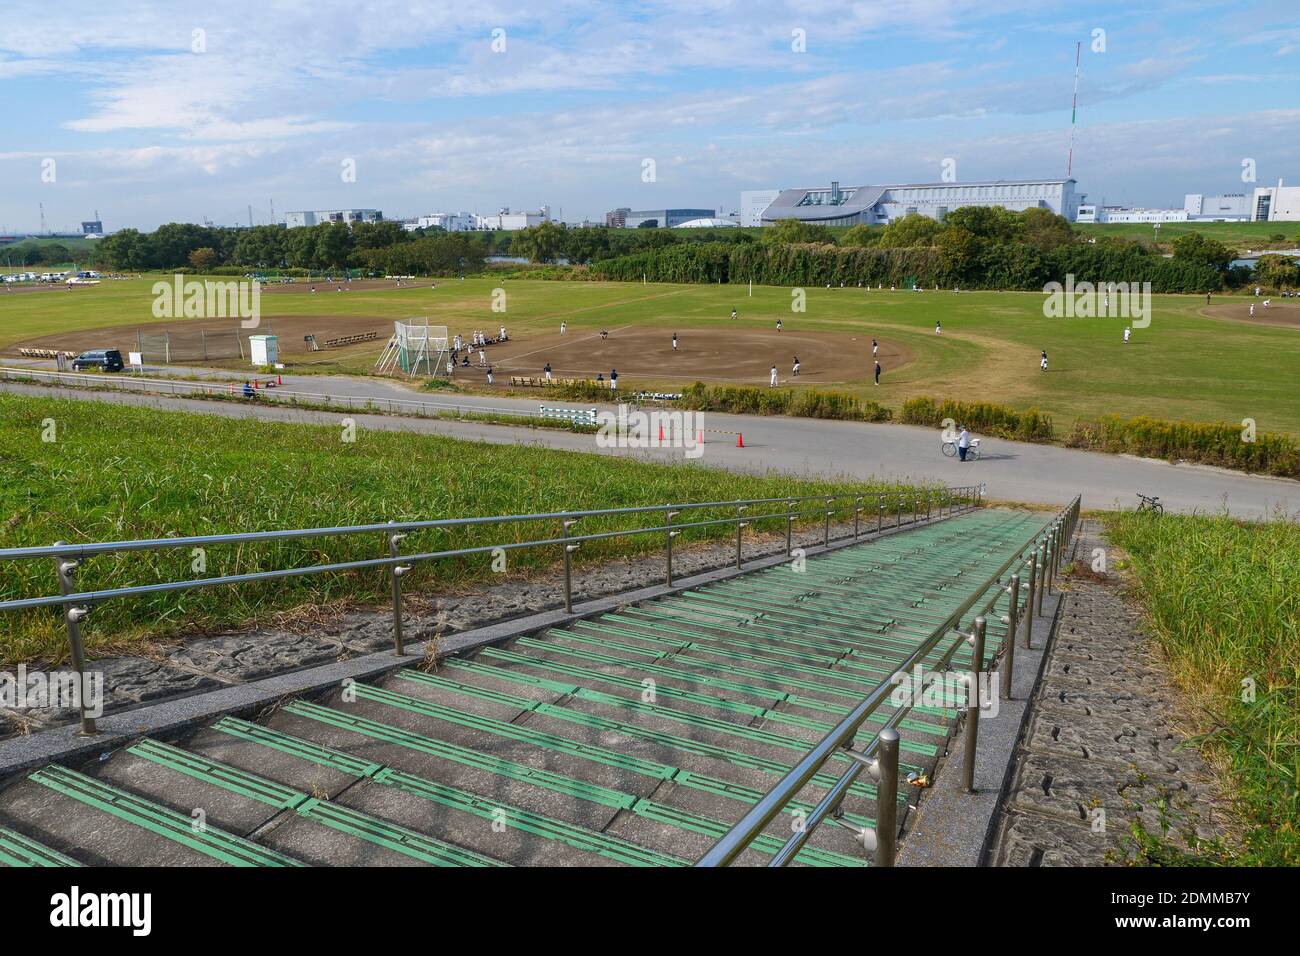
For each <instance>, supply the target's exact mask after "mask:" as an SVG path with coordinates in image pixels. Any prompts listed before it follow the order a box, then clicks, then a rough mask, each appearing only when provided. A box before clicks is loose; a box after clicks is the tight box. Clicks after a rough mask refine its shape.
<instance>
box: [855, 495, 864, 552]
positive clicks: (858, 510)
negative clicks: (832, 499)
mask: <svg viewBox="0 0 1300 956" xmlns="http://www.w3.org/2000/svg"><path fill="white" fill-rule="evenodd" d="M861 526H862V496H861V495H856V496H855V497H854V498H853V540H854V541H857V540H858V536H859V535H860V534H861V533H862V531H861Z"/></svg>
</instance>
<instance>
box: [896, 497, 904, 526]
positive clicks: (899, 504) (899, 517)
mask: <svg viewBox="0 0 1300 956" xmlns="http://www.w3.org/2000/svg"><path fill="white" fill-rule="evenodd" d="M902 526H903V496H902V495H901V494H897V495H894V527H895V528H901V527H902Z"/></svg>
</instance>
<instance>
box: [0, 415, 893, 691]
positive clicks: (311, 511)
mask: <svg viewBox="0 0 1300 956" xmlns="http://www.w3.org/2000/svg"><path fill="white" fill-rule="evenodd" d="M48 420H52V421H53V422H54V423H55V425H56V428H57V431H56V439H57V440H56V441H53V442H47V441H43V440H42V433H43V432H44V431H45V429H46V424H47V421H48ZM592 440H593V447H594V441H595V439H594V437H593V439H592ZM0 475H3V477H4V480H3V481H0V516H3V517H0V547H5V548H9V547H23V546H32V545H49V544H53V543H54V542H55V541H58V540H64V541H69V542H82V541H102V540H121V539H130V538H155V537H172V536H177V535H196V534H225V533H233V532H240V531H264V530H275V529H284V528H314V527H337V526H342V525H348V524H367V523H374V522H383V521H388V520H415V519H427V518H449V517H472V516H483V515H499V514H519V513H529V512H553V511H559V510H568V511H582V510H591V509H596V508H616V507H624V506H628V507H630V506H637V505H647V504H667V503H673V502H687V501H730V500H736V499H739V498H763V497H782V496H786V495H791V494H794V495H814V494H825V493H829V492H834V491H841V492H842V491H847V490H850V489H854V490H857V489H868V488H870V489H881V490H883V489H886V488H896V487H899V486H897V485H893V484H889V483H883V482H877V483H865V482H861V481H856V480H855V481H854V482H853V483H852V484H851V485H850V484H849V483H848V482H847V480H846V481H836V480H816V481H814V480H800V479H794V478H788V477H754V476H749V475H740V474H735V473H732V472H726V471H720V470H714V469H708V468H703V467H698V466H696V465H687V466H683V465H680V464H679V465H658V464H647V463H644V462H639V461H634V460H630V459H623V458H612V457H609V456H605V455H597V454H591V455H580V454H574V453H572V452H564V451H552V450H548V449H543V448H539V447H535V446H520V445H489V444H484V443H477V442H466V441H459V440H456V439H451V438H442V437H437V436H430V435H417V434H409V433H393V432H374V433H371V432H367V431H366V430H365V429H359V430H358V431H357V434H356V440H355V442H352V443H348V442H344V441H342V440H341V432H340V430H339V429H337V428H334V427H324V426H308V425H288V424H276V423H269V422H259V421H253V420H242V419H228V418H220V417H216V416H211V415H198V414H188V413H179V412H173V413H165V414H160V413H159V412H157V411H155V410H152V409H147V408H135V407H129V406H117V405H108V404H103V403H100V402H85V401H75V400H65V399H44V398H28V397H20V396H13V395H5V394H0ZM844 504H845V509H846V515H845V520H848V519H849V518H850V517H851V511H852V508H851V502H850V501H849V500H847V499H846V501H845V503H844ZM761 511H762V509H761V508H756V509H754V517H757V515H758V514H759V513H760V512H761ZM693 514H696V515H698V516H699V518H698V519H697V520H703V519H704V518H705V517H714V518H717V517H723V516H726V517H733V516H734V512H733V511H731V510H729V509H723V510H721V511H712V512H711V511H707V510H706V511H700V512H693ZM661 520H662V515H659V514H646V515H640V516H632V517H630V518H621V519H599V518H590V519H586V520H584V521H583V522H582V524H581V528H580V531H581V532H582V533H595V532H599V531H602V530H613V528H614V527H618V528H629V527H638V526H640V527H653V526H655V525H656V524H657V523H658V522H660V521H661ZM614 522H618V523H617V524H615V523H614ZM784 529H785V523H784V520H773V521H769V522H766V523H765V524H763V525H762V527H761V528H760V530H766V531H769V532H772V533H781V532H783V531H784ZM558 533H559V527H558V523H556V522H550V523H538V524H535V525H531V526H530V525H526V524H523V523H517V524H507V525H495V526H483V527H478V528H471V529H466V530H462V531H458V532H450V531H425V532H420V533H417V534H412V535H411V536H410V538H409V539H408V540H407V542H406V543H405V544H404V548H406V550H407V553H411V552H412V551H436V550H445V549H452V548H463V547H473V546H476V545H496V544H501V543H503V542H513V541H526V540H534V539H536V538H539V537H548V536H554V535H556V534H558ZM706 533H708V534H712V535H714V536H730V535H733V534H734V529H732V528H731V527H730V526H718V527H716V528H712V529H695V530H691V531H688V532H686V533H685V538H684V540H686V541H689V540H692V539H699V538H702V537H704V536H705V535H706ZM662 547H663V537H662V535H658V534H655V535H648V536H645V537H639V538H618V539H609V540H606V541H598V542H590V543H588V544H587V545H584V547H583V548H582V550H581V552H580V553H579V554H578V555H577V560H578V562H579V563H582V562H585V561H599V560H600V559H601V558H602V557H604V558H608V557H609V556H610V555H614V554H628V553H635V552H637V551H642V550H658V549H662ZM383 551H384V543H383V540H382V538H381V537H380V536H379V535H365V536H351V537H330V538H316V539H307V540H304V541H298V542H286V543H283V544H274V545H271V544H260V545H245V546H233V547H226V548H212V549H210V551H209V553H208V554H207V555H206V557H205V560H206V567H205V568H204V570H203V571H202V572H198V571H196V570H195V569H194V567H193V565H192V562H193V560H194V557H195V556H194V555H193V554H192V553H191V552H190V551H189V550H177V551H159V552H148V553H139V554H128V555H106V556H102V557H97V558H93V559H90V560H89V561H87V562H86V563H85V564H84V565H83V567H82V569H81V570H79V572H78V582H79V584H80V586H81V587H83V588H85V589H95V588H106V587H120V586H125V585H129V584H143V583H150V582H155V581H159V580H172V579H186V578H194V577H211V576H215V575H222V574H237V573H245V572H250V571H257V570H268V569H272V568H287V567H294V566H298V565H307V564H315V563H322V562H330V561H348V560H359V559H364V558H375V557H379V556H381V554H382V553H383ZM559 559H560V555H559V554H558V553H557V552H556V551H555V549H536V550H535V549H529V550H527V551H523V550H521V551H512V552H510V555H509V565H508V571H510V572H518V571H526V570H536V569H540V568H547V567H551V566H552V565H554V564H555V562H557V561H558V560H559ZM491 560H492V559H491V555H490V554H484V555H481V556H478V557H476V558H465V559H455V560H445V561H441V562H438V563H436V564H428V563H426V564H421V565H418V566H417V567H416V570H415V571H413V572H412V573H411V574H410V576H409V577H408V578H407V579H406V580H407V581H409V582H410V586H411V590H413V591H414V590H420V589H425V590H428V589H430V588H432V587H434V586H435V585H455V584H458V583H462V582H465V581H469V580H474V579H483V578H491V577H492V576H493V575H492V572H491V567H490V566H491ZM387 587H388V585H387V578H386V575H385V574H384V572H383V571H372V572H362V573H357V574H338V575H330V576H325V575H316V576H311V577H303V578H287V579H283V580H277V581H271V582H266V583H262V584H258V585H244V586H241V587H239V588H232V589H225V588H221V589H210V590H202V591H193V592H189V593H181V594H174V595H169V596H153V597H148V598H137V599H130V600H119V601H110V602H107V603H105V604H103V605H100V606H99V607H98V608H97V609H96V610H95V612H94V613H93V614H92V615H91V616H90V618H89V619H88V621H87V631H86V634H87V640H88V647H89V650H90V652H91V653H92V654H93V655H103V654H105V653H109V652H112V651H119V650H130V651H135V652H139V651H140V650H141V648H142V645H143V643H144V642H145V641H146V639H153V638H158V637H166V636H167V635H168V634H170V633H173V632H175V631H177V630H180V629H190V630H196V629H198V630H201V629H203V628H209V627H222V626H228V625H234V624H240V623H244V622H247V621H249V620H251V619H255V618H258V617H259V616H265V615H267V614H269V613H271V612H274V611H279V610H284V609H286V608H292V607H296V606H298V605H301V604H305V603H308V602H315V603H325V602H328V601H332V600H341V599H346V600H359V601H367V600H380V599H382V598H383V596H384V594H385V593H386V591H387ZM54 588H55V581H54V578H53V573H52V570H51V564H50V562H49V561H29V562H18V563H14V564H8V563H6V564H5V565H3V566H0V599H12V598H16V597H20V596H25V597H35V596H39V595H43V594H49V593H52V589H54ZM65 653H66V637H65V635H64V633H63V626H62V620H61V616H60V615H59V614H57V613H50V612H31V613H11V614H4V615H0V667H3V666H5V665H7V664H10V663H12V662H14V661H18V660H27V659H33V658H35V659H45V660H49V659H60V658H61V657H62V656H63V655H64V654H65Z"/></svg>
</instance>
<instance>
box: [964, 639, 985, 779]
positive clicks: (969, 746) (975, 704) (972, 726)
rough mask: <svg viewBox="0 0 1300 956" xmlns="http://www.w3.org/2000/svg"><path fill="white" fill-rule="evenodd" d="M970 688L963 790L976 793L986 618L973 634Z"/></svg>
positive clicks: (967, 692)
mask: <svg viewBox="0 0 1300 956" xmlns="http://www.w3.org/2000/svg"><path fill="white" fill-rule="evenodd" d="M971 643H972V647H971V655H970V686H969V687H967V688H966V762H965V764H964V765H963V766H962V789H963V790H965V791H966V792H967V793H974V792H975V748H976V747H977V746H978V745H979V725H980V669H981V668H982V667H983V664H984V616H983V615H982V614H981V615H980V616H979V617H977V618H975V626H974V631H973V633H972V634H971Z"/></svg>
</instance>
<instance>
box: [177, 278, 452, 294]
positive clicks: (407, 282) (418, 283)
mask: <svg viewBox="0 0 1300 956" xmlns="http://www.w3.org/2000/svg"><path fill="white" fill-rule="evenodd" d="M190 278H199V279H202V278H204V277H203V276H191V277H190ZM212 278H214V279H219V278H221V277H220V276H213V277H212ZM438 281H439V280H437V279H403V280H402V284H401V285H400V286H399V285H398V284H397V280H395V279H353V280H352V281H351V282H342V281H340V280H338V279H335V280H334V281H333V282H326V281H325V280H324V279H303V278H296V279H294V280H293V281H292V282H277V281H276V280H275V279H268V280H267V281H266V284H265V285H263V286H262V294H263V295H285V294H287V295H304V294H305V295H312V294H313V293H312V289H313V288H314V289H315V290H316V292H315V293H314V294H315V295H325V294H326V293H331V294H333V295H347V294H348V293H349V292H390V291H396V290H397V289H399V288H400V289H419V288H423V289H427V288H429V287H430V286H431V285H433V284H434V283H435V282H438ZM441 281H442V282H449V281H451V280H449V279H443V280H441ZM340 286H341V287H342V288H343V292H341V293H340V292H339V291H338V288H339V287H340Z"/></svg>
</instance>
